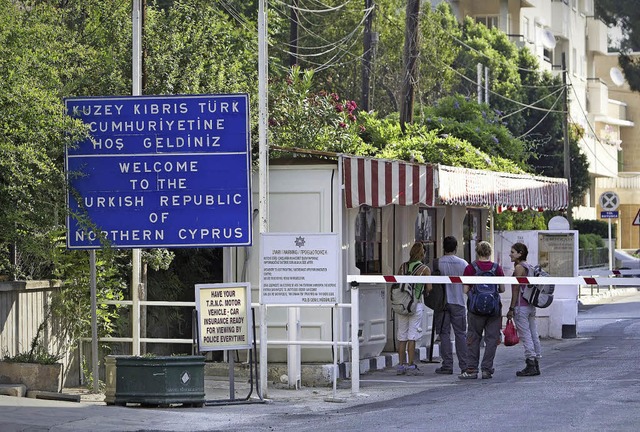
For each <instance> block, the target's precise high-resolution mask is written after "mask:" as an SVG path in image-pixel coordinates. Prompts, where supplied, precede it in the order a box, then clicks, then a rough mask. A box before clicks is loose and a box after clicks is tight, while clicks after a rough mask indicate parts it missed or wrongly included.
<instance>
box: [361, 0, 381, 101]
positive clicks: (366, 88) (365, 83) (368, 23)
mask: <svg viewBox="0 0 640 432" xmlns="http://www.w3.org/2000/svg"><path fill="white" fill-rule="evenodd" d="M364 7H365V10H368V11H369V12H368V14H367V18H366V19H365V20H364V49H363V55H362V101H361V102H360V107H361V108H362V109H363V110H364V111H370V110H371V70H372V68H373V53H374V50H375V43H376V42H377V38H378V35H377V33H373V32H372V31H371V28H372V26H373V18H374V16H373V15H374V11H373V7H374V2H373V0H364Z"/></svg>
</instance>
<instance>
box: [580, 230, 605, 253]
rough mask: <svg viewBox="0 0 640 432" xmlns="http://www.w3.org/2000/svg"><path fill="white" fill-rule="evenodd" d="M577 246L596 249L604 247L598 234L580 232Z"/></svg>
mask: <svg viewBox="0 0 640 432" xmlns="http://www.w3.org/2000/svg"><path fill="white" fill-rule="evenodd" d="M578 247H579V248H580V249H589V250H593V249H598V248H602V247H604V240H603V239H602V237H600V236H599V235H598V234H582V233H580V235H579V236H578Z"/></svg>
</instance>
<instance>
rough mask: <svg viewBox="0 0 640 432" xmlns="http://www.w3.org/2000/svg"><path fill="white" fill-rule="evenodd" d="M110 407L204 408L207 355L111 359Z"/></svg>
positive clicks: (108, 362)
mask: <svg viewBox="0 0 640 432" xmlns="http://www.w3.org/2000/svg"><path fill="white" fill-rule="evenodd" d="M105 367H106V381H107V382H106V389H105V402H106V403H107V405H126V404H128V403H131V404H140V405H142V406H168V405H173V404H182V405H183V406H195V407H201V406H203V405H204V401H205V394H204V356H143V357H140V356H126V355H114V356H107V357H106V360H105Z"/></svg>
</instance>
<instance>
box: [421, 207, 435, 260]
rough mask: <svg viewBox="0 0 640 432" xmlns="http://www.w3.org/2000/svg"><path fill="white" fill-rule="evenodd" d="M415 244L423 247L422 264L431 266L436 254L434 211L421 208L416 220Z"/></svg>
mask: <svg viewBox="0 0 640 432" xmlns="http://www.w3.org/2000/svg"><path fill="white" fill-rule="evenodd" d="M416 242H420V243H422V246H423V247H424V263H425V264H427V265H429V266H431V262H432V261H433V260H434V259H435V257H436V256H435V252H436V209H433V208H426V207H421V208H420V209H419V210H418V217H417V218H416Z"/></svg>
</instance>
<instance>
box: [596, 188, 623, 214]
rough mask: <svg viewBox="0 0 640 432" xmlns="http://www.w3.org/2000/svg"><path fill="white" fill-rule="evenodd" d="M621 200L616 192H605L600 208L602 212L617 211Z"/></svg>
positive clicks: (602, 195) (601, 196) (601, 197)
mask: <svg viewBox="0 0 640 432" xmlns="http://www.w3.org/2000/svg"><path fill="white" fill-rule="evenodd" d="M619 205H620V198H619V197H618V194H616V193H615V192H604V193H602V194H601V195H600V207H602V210H617V209H618V206H619Z"/></svg>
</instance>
